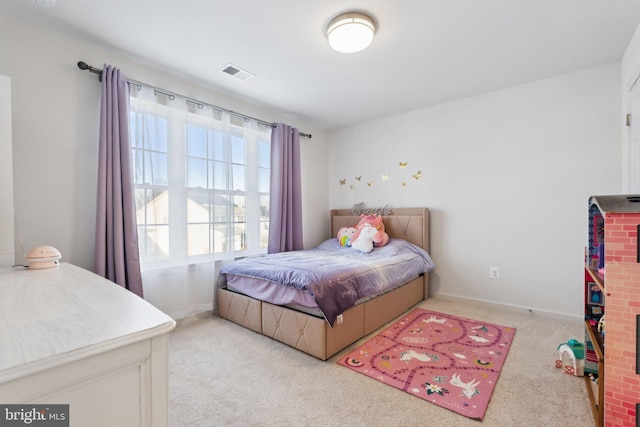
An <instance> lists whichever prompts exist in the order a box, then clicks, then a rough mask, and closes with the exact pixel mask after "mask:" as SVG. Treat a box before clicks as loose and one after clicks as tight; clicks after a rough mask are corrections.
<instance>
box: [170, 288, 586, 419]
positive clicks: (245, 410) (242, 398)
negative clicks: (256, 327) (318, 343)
mask: <svg viewBox="0 0 640 427" xmlns="http://www.w3.org/2000/svg"><path fill="white" fill-rule="evenodd" d="M418 307H421V308H425V309H429V310H434V311H439V312H443V313H449V314H453V315H456V316H463V317H468V318H471V319H476V320H484V321H487V322H491V323H496V324H501V325H505V326H513V327H515V328H517V332H516V334H515V339H514V341H513V345H512V346H511V350H510V352H509V356H508V357H507V360H506V362H505V365H504V368H503V370H502V373H501V375H500V379H499V380H498V384H497V386H496V388H495V391H494V393H493V397H492V398H491V401H490V402H489V407H488V409H487V413H486V416H485V418H484V421H482V422H480V421H475V420H471V419H468V418H466V417H464V416H462V415H458V414H456V413H453V412H451V411H448V410H446V409H443V408H440V407H438V406H436V405H432V404H430V403H428V402H425V401H424V400H422V399H419V398H416V397H414V396H411V395H408V394H407V393H404V392H402V391H400V390H397V389H394V388H393V387H389V386H387V385H384V384H382V383H380V382H378V381H375V380H373V379H371V378H368V377H366V376H364V375H359V374H358V373H356V372H352V371H350V370H349V369H346V368H345V367H343V366H340V365H338V364H337V363H335V362H336V359H337V358H339V357H340V356H341V355H343V354H346V353H347V351H348V350H349V349H353V348H355V347H356V346H357V345H358V344H360V343H362V342H364V341H365V340H366V339H367V338H364V339H363V340H360V341H358V342H357V343H355V344H353V345H352V346H350V347H348V348H347V349H345V350H343V351H341V352H340V353H338V354H337V355H336V356H334V357H333V358H331V359H329V360H327V361H325V362H323V361H320V360H318V359H316V358H314V357H311V356H308V355H306V354H304V353H302V352H300V351H297V350H295V349H293V348H290V347H288V346H286V345H284V344H281V343H278V342H276V341H273V340H271V339H269V338H266V337H264V336H261V335H258V334H256V333H255V332H252V331H250V330H247V329H245V328H242V327H240V326H238V325H235V324H233V323H231V322H228V321H226V320H224V319H220V318H218V317H217V316H208V317H205V318H203V319H199V320H197V321H193V322H184V323H183V324H181V325H179V326H178V327H177V328H176V329H175V330H174V331H173V332H172V333H171V337H170V361H169V381H170V383H169V403H170V418H171V427H187V426H188V427H197V426H269V427H274V426H367V427H371V426H394V425H395V426H402V427H409V426H425V425H431V426H438V427H440V426H478V425H486V426H505V427H514V426H581V427H585V426H593V425H594V421H593V417H592V414H591V409H590V407H589V399H588V396H587V391H586V387H585V385H584V380H583V379H582V378H578V377H574V376H571V375H567V374H565V373H564V372H563V370H561V369H556V368H555V360H556V359H557V356H558V353H557V347H558V345H559V344H560V343H562V342H565V341H567V340H568V339H570V338H577V339H578V340H580V341H583V339H584V337H583V330H582V328H581V322H579V321H577V320H576V321H574V322H570V321H563V320H557V319H553V318H549V317H546V316H543V315H537V314H536V313H531V312H529V311H526V310H518V309H505V308H504V307H500V306H495V305H489V304H478V303H472V302H466V301H460V300H457V299H449V298H430V299H429V300H427V301H423V302H421V303H420V304H418Z"/></svg>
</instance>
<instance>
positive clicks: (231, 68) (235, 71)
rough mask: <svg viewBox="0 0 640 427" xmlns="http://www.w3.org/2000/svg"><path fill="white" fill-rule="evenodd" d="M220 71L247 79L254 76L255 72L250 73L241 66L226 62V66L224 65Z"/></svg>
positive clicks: (240, 78)
mask: <svg viewBox="0 0 640 427" xmlns="http://www.w3.org/2000/svg"><path fill="white" fill-rule="evenodd" d="M220 71H222V72H223V73H227V74H229V75H230V76H233V77H235V78H236V79H239V80H248V79H250V78H252V77H255V74H251V73H250V72H248V71H245V70H243V69H242V68H238V67H236V66H235V65H233V64H227V66H225V67H224V68H223V69H222V70H220Z"/></svg>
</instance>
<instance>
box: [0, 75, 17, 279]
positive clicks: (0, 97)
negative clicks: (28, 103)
mask: <svg viewBox="0 0 640 427" xmlns="http://www.w3.org/2000/svg"><path fill="white" fill-rule="evenodd" d="M12 157H13V155H12V144H11V79H10V78H9V77H7V76H3V75H0V195H2V198H1V202H0V267H11V266H12V265H13V263H14V249H13V247H14V244H13V163H12Z"/></svg>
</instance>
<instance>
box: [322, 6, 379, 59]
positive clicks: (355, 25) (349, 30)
mask: <svg viewBox="0 0 640 427" xmlns="http://www.w3.org/2000/svg"><path fill="white" fill-rule="evenodd" d="M375 33H376V26H375V24H374V23H373V19H371V17H369V16H368V15H365V14H364V13H358V12H349V13H344V14H342V15H338V16H336V17H335V18H333V19H332V20H331V22H330V23H329V26H328V27H327V39H328V40H329V45H330V46H331V47H332V48H333V49H334V50H336V51H338V52H342V53H353V52H359V51H361V50H363V49H365V48H367V47H368V46H369V45H370V44H371V42H372V41H373V36H374V35H375Z"/></svg>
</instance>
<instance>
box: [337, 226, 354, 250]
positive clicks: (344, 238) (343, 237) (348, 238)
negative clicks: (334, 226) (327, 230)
mask: <svg viewBox="0 0 640 427" xmlns="http://www.w3.org/2000/svg"><path fill="white" fill-rule="evenodd" d="M358 231H359V230H358V229H357V228H355V227H342V228H341V229H340V230H338V242H339V243H340V246H344V247H347V248H348V247H350V246H351V242H353V241H354V240H355V238H356V237H357V236H358Z"/></svg>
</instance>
